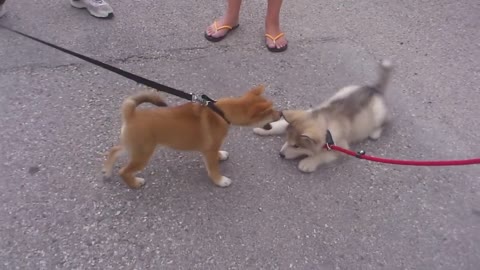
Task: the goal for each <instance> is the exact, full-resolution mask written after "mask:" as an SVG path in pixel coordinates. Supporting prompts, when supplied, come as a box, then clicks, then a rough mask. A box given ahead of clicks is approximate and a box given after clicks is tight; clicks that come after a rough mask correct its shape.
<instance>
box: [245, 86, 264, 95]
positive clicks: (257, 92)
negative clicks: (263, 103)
mask: <svg viewBox="0 0 480 270" xmlns="http://www.w3.org/2000/svg"><path fill="white" fill-rule="evenodd" d="M249 92H250V93H251V94H254V95H257V96H260V95H261V94H263V92H265V86H264V85H263V84H260V85H258V86H256V87H254V88H252V89H251V90H250V91H249Z"/></svg>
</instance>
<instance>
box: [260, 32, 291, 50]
mask: <svg viewBox="0 0 480 270" xmlns="http://www.w3.org/2000/svg"><path fill="white" fill-rule="evenodd" d="M265 38H266V41H265V43H266V45H267V49H268V50H269V51H271V52H283V51H285V50H286V49H287V48H288V42H287V39H286V38H285V34H284V33H279V34H277V35H271V34H265Z"/></svg>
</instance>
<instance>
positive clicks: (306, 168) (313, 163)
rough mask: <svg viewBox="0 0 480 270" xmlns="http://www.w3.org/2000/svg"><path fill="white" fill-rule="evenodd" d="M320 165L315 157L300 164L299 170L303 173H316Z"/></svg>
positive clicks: (303, 160)
mask: <svg viewBox="0 0 480 270" xmlns="http://www.w3.org/2000/svg"><path fill="white" fill-rule="evenodd" d="M318 165H319V162H318V159H317V158H315V157H307V158H304V159H302V160H301V161H300V163H298V169H299V170H300V171H302V172H306V173H311V172H314V171H315V170H316V169H317V167H318Z"/></svg>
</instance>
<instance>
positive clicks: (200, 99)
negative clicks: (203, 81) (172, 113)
mask: <svg viewBox="0 0 480 270" xmlns="http://www.w3.org/2000/svg"><path fill="white" fill-rule="evenodd" d="M192 102H193V103H198V104H200V105H202V106H205V107H208V108H210V109H211V110H212V111H214V112H215V113H217V114H218V115H219V116H221V117H222V118H223V120H225V122H227V124H229V125H230V121H228V119H227V117H226V116H225V113H223V111H222V110H220V108H218V107H217V106H216V105H215V103H216V102H217V101H216V100H214V99H212V98H210V97H209V96H207V95H205V94H203V95H201V96H198V95H195V94H192Z"/></svg>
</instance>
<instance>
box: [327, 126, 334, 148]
mask: <svg viewBox="0 0 480 270" xmlns="http://www.w3.org/2000/svg"><path fill="white" fill-rule="evenodd" d="M332 145H335V142H334V141H333V137H332V133H331V132H330V130H328V129H327V134H326V136H325V146H326V147H327V149H328V150H330V149H332V148H331V147H330V146H332Z"/></svg>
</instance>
